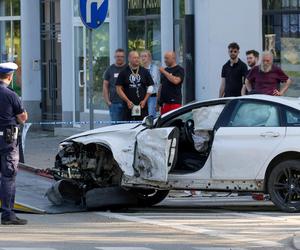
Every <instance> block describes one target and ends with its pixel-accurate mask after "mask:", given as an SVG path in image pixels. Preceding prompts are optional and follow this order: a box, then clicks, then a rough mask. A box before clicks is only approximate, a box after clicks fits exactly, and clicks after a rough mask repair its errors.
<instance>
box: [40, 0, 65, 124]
mask: <svg viewBox="0 0 300 250" xmlns="http://www.w3.org/2000/svg"><path fill="white" fill-rule="evenodd" d="M41 56H42V119H43V121H56V120H59V121H60V120H61V119H62V115H61V114H62V102H61V36H60V1H59V0H42V1H41Z"/></svg>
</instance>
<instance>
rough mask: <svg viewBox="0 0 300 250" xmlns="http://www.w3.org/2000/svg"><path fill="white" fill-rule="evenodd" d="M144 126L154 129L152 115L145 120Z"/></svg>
mask: <svg viewBox="0 0 300 250" xmlns="http://www.w3.org/2000/svg"><path fill="white" fill-rule="evenodd" d="M143 125H144V126H145V127H147V128H150V129H151V128H153V127H154V118H153V116H152V115H148V116H146V117H145V118H144V120H143Z"/></svg>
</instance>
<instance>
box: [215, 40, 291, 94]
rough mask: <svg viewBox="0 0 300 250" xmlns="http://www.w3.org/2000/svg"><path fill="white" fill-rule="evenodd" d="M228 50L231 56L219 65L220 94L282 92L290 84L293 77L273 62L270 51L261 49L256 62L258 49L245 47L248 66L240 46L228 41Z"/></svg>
mask: <svg viewBox="0 0 300 250" xmlns="http://www.w3.org/2000/svg"><path fill="white" fill-rule="evenodd" d="M228 53H229V57H230V59H229V60H228V61H227V62H226V63H225V64H224V66H223V68H222V74H221V86H220V91H219V97H234V96H241V95H247V94H265V95H273V96H283V95H284V94H285V93H286V91H287V90H288V88H289V87H290V85H291V83H292V80H291V79H290V78H289V77H288V76H287V75H286V74H285V73H284V72H283V71H282V69H281V68H279V67H278V66H276V65H274V64H273V61H274V59H273V54H272V52H269V51H265V52H263V54H262V56H261V62H259V52H257V51H256V50H249V51H247V52H246V56H247V64H248V66H249V69H248V67H247V65H246V64H245V63H244V62H243V61H242V60H241V59H240V58H239V53H240V46H239V45H238V44H237V43H230V44H229V46H228ZM281 84H282V86H281Z"/></svg>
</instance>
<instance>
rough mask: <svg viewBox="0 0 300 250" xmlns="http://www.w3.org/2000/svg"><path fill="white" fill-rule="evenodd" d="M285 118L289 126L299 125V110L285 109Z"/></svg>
mask: <svg viewBox="0 0 300 250" xmlns="http://www.w3.org/2000/svg"><path fill="white" fill-rule="evenodd" d="M286 120H287V124H288V125H289V126H293V125H294V126H295V125H297V126H299V124H300V112H299V111H287V112H286Z"/></svg>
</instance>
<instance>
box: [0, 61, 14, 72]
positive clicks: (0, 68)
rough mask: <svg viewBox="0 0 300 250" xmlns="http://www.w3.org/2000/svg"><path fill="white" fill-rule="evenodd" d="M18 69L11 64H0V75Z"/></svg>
mask: <svg viewBox="0 0 300 250" xmlns="http://www.w3.org/2000/svg"><path fill="white" fill-rule="evenodd" d="M17 69H18V65H17V64H15V63H12V62H6V63H0V73H3V74H10V73H13V72H14V71H15V70H17Z"/></svg>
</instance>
